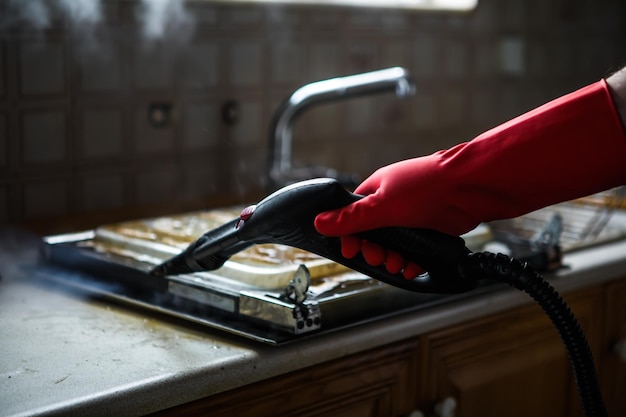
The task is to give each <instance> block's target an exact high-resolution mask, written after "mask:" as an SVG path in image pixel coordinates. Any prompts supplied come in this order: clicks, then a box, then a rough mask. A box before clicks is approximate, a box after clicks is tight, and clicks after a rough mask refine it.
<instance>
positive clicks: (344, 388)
mask: <svg viewBox="0 0 626 417" xmlns="http://www.w3.org/2000/svg"><path fill="white" fill-rule="evenodd" d="M417 346H418V343H417V340H415V339H412V340H407V341H404V342H401V343H397V344H393V345H389V346H386V347H383V348H379V349H375V350H372V351H368V352H363V353H360V354H357V355H352V356H348V357H345V358H342V359H339V360H336V361H333V362H330V363H326V364H322V365H319V366H314V367H311V368H308V369H303V370H300V371H297V372H293V373H290V374H286V375H282V376H279V377H276V378H272V379H269V380H266V381H262V382H258V383H254V384H251V385H247V386H244V387H242V388H239V389H236V390H232V391H228V392H225V393H222V394H218V395H215V396H212V397H208V398H206V399H202V400H198V401H194V402H192V403H189V404H184V405H181V406H178V407H175V408H172V409H170V410H165V411H163V412H160V413H157V414H155V416H156V415H159V416H161V415H162V416H165V415H168V416H171V415H180V416H186V417H187V416H195V415H197V416H206V415H211V416H214V417H235V416H241V417H243V416H245V417H262V416H263V417H265V416H298V417H338V416H356V417H378V416H382V417H385V416H389V417H394V416H398V415H408V414H409V412H410V411H411V410H413V409H414V406H415V403H416V390H417V389H416V379H417V377H416V375H417V373H418V372H417V369H418V368H417V364H418V360H417V358H418V355H417V353H416V352H417Z"/></svg>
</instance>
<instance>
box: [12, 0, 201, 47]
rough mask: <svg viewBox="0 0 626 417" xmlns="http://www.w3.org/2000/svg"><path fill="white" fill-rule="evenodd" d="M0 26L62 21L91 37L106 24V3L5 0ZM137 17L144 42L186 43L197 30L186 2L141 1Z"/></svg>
mask: <svg viewBox="0 0 626 417" xmlns="http://www.w3.org/2000/svg"><path fill="white" fill-rule="evenodd" d="M6 1H7V3H6V8H5V13H4V16H1V17H0V27H22V28H24V27H27V28H30V29H32V30H35V31H41V30H46V29H48V28H51V27H53V25H54V24H55V22H56V21H58V20H59V19H63V20H65V21H66V22H67V24H68V25H69V27H70V28H71V29H72V30H74V31H75V32H77V34H80V35H81V36H87V37H90V36H91V35H92V34H94V33H95V32H96V30H97V29H98V27H99V26H100V25H101V24H102V23H103V20H104V14H103V4H104V3H105V0H6ZM135 18H136V19H137V22H138V24H139V26H140V34H141V36H142V39H143V40H144V41H170V40H176V41H181V40H182V41H186V40H188V39H189V37H190V36H191V34H192V33H193V30H194V28H195V22H194V18H193V16H192V15H191V13H190V12H189V11H188V10H187V9H186V8H185V2H184V0H138V2H137V4H136V5H135Z"/></svg>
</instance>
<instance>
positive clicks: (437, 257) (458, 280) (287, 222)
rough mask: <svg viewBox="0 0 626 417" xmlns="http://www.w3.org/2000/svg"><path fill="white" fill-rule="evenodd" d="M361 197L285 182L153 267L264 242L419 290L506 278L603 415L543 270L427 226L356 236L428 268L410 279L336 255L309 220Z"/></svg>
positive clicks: (574, 334) (311, 183) (332, 240)
mask: <svg viewBox="0 0 626 417" xmlns="http://www.w3.org/2000/svg"><path fill="white" fill-rule="evenodd" d="M361 198H363V196H360V195H357V194H354V193H351V192H349V191H348V190H346V189H345V188H344V187H343V186H342V185H341V184H340V183H339V182H337V181H336V180H334V179H328V178H320V179H314V180H308V181H302V182H298V183H295V184H292V185H289V186H287V187H284V188H282V189H280V190H278V191H276V192H274V193H273V194H271V195H269V196H268V197H266V198H264V199H263V200H261V201H260V202H259V203H258V204H256V205H252V206H249V207H247V208H245V209H244V210H243V211H242V212H241V214H240V216H239V217H238V218H236V219H233V220H232V221H230V222H228V223H226V224H224V225H222V226H220V227H218V228H216V229H213V230H210V231H208V232H207V233H205V234H204V235H202V236H201V237H200V238H198V239H197V240H196V241H195V242H193V243H192V244H191V245H189V247H188V248H187V249H185V250H184V251H183V252H182V253H180V254H179V255H177V256H175V257H173V258H172V259H169V260H167V261H166V262H164V263H162V264H161V265H158V266H156V267H155V268H154V269H153V270H152V271H151V273H152V274H154V275H158V276H164V275H178V274H184V273H191V272H199V271H208V270H214V269H217V268H219V267H220V266H222V265H223V264H224V262H226V260H228V259H229V258H230V257H231V256H232V255H234V254H236V253H238V252H240V251H242V250H244V249H246V248H248V247H250V246H252V245H255V244H261V243H278V244H283V245H288V246H292V247H296V248H300V249H303V250H307V251H309V252H313V253H315V254H317V255H320V256H323V257H325V258H328V259H331V260H333V261H335V262H338V263H340V264H343V265H345V266H347V267H349V268H351V269H353V270H355V271H359V272H361V273H363V274H366V275H368V276H370V277H372V278H375V279H378V280H380V281H382V282H385V283H387V284H390V285H393V286H396V287H400V288H403V289H406V290H409V291H415V292H421V293H439V294H450V293H461V292H466V291H470V290H472V289H474V288H476V287H477V286H478V285H479V283H480V282H482V281H485V280H494V281H499V282H504V283H507V284H509V285H510V286H512V287H514V288H517V289H518V290H520V291H524V292H526V293H527V294H528V295H529V296H530V297H532V298H533V299H534V300H535V301H536V302H537V303H538V304H539V305H540V306H541V307H542V308H543V310H544V312H545V313H546V314H547V315H548V317H549V318H550V319H551V320H552V323H553V324H554V326H555V327H556V329H557V331H558V333H559V335H560V336H561V339H562V341H563V343H564V345H565V348H566V351H567V354H568V356H569V360H570V363H571V366H572V369H573V371H574V377H575V380H576V385H577V388H578V394H579V397H580V400H581V404H582V407H583V410H584V412H585V415H586V416H588V417H592V416H593V417H600V416H606V415H607V414H606V410H605V407H604V402H603V400H602V396H601V393H600V387H599V384H598V380H597V376H596V371H595V366H594V361H593V356H592V354H591V350H590V348H589V344H588V343H587V339H586V337H585V335H584V333H583V332H582V329H581V327H580V324H579V323H578V320H577V319H576V317H575V316H574V314H573V313H572V312H571V310H570V308H569V307H568V305H567V304H566V303H565V301H564V300H563V299H562V298H561V296H560V295H559V294H558V293H557V292H556V290H555V289H554V288H553V287H552V286H551V285H550V284H549V283H548V282H546V281H545V280H544V279H543V278H542V277H541V275H539V274H538V273H537V272H536V271H534V270H532V269H531V268H530V267H529V266H528V265H527V264H526V263H521V262H519V261H517V260H515V259H513V258H510V257H508V256H505V255H502V254H492V253H489V252H472V251H470V250H469V249H468V248H467V247H466V246H465V241H464V240H463V239H462V238H461V237H458V236H450V235H446V234H443V233H440V232H437V231H434V230H429V229H411V228H402V227H389V228H381V229H376V230H371V231H367V232H363V233H360V234H359V236H360V237H362V238H364V239H367V240H369V241H371V242H375V243H378V244H380V245H381V246H383V247H385V248H387V249H390V250H394V251H396V252H398V253H400V254H402V255H403V256H404V257H405V259H407V260H410V261H413V262H415V263H416V264H417V265H420V266H421V267H422V268H423V269H424V270H426V271H427V273H425V274H422V275H420V276H418V277H416V278H415V279H413V280H406V279H405V278H404V277H403V276H402V274H391V273H389V272H388V271H387V270H386V268H385V266H384V265H381V266H371V265H369V264H368V263H367V262H365V260H364V259H363V257H362V256H361V255H357V256H356V257H354V258H351V259H347V258H344V257H343V256H342V255H341V242H340V239H339V238H337V237H328V236H323V235H321V234H319V233H318V232H317V230H316V229H315V226H314V223H313V222H314V219H315V217H316V216H317V215H318V214H319V213H322V212H324V211H329V210H333V209H336V208H340V207H343V206H346V205H348V204H350V203H353V202H355V201H357V200H359V199H361Z"/></svg>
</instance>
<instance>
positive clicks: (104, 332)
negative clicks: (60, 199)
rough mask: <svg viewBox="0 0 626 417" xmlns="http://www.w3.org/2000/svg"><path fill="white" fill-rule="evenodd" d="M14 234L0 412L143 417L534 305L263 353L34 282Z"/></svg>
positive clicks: (579, 278) (576, 257) (465, 304)
mask: <svg viewBox="0 0 626 417" xmlns="http://www.w3.org/2000/svg"><path fill="white" fill-rule="evenodd" d="M14 234H15V232H14V231H13V232H9V233H8V234H7V233H4V235H0V275H1V278H0V352H2V354H1V355H0V415H1V416H21V415H55V414H76V415H82V416H99V415H103V416H104V415H107V416H108V415H125V416H132V415H143V414H146V413H149V412H154V411H157V410H161V409H165V408H169V407H172V406H175V405H178V404H181V403H186V402H189V401H192V400H195V399H199V398H203V397H206V396H209V395H211V394H216V393H219V392H223V391H226V390H229V389H232V388H236V387H239V386H242V385H246V384H249V383H253V382H256V381H260V380H263V379H267V378H270V377H273V376H277V375H280V374H284V373H287V372H290V371H294V370H297V369H301V368H304V367H308V366H312V365H315V364H318V363H322V362H326V361H329V360H332V359H336V358H340V357H342V356H345V355H349V354H352V353H356V352H359V351H364V350H367V349H370V348H374V347H377V346H381V345H383V344H388V343H392V342H395V341H399V340H403V339H406V338H408V337H411V336H417V335H420V334H423V333H425V332H429V331H431V330H434V329H437V328H441V327H443V326H447V325H452V324H455V323H459V322H461V321H464V320H469V319H472V318H476V317H480V316H483V315H486V314H490V313H494V312H497V311H500V310H503V309H506V308H510V307H514V306H517V305H521V304H524V303H532V300H531V299H530V298H529V297H528V296H526V295H525V294H522V293H520V292H517V291H515V290H512V289H508V288H506V289H502V290H498V291H494V292H491V293H488V294H482V295H477V296H472V297H469V298H467V299H464V300H459V301H454V302H451V303H449V304H443V305H437V306H434V307H430V308H426V309H424V310H420V311H416V312H412V313H407V314H403V315H400V316H396V317H392V318H387V319H384V320H380V321H377V322H372V323H368V324H362V325H359V326H356V327H353V328H350V329H347V330H343V331H341V332H334V333H329V334H323V335H319V336H316V337H311V338H308V339H305V340H302V341H297V342H293V343H289V344H286V345H281V346H268V345H264V344H261V343H258V342H254V341H249V340H245V339H243V338H238V337H236V336H234V335H230V334H227V333H223V332H220V331H217V330H213V329H208V328H206V327H202V326H200V325H195V324H192V323H187V322H184V321H181V320H179V319H175V318H171V317H166V316H163V315H159V314H158V313H151V312H146V311H144V310H139V309H135V308H133V307H128V306H122V305H118V304H115V303H111V302H108V301H105V300H101V299H96V298H92V297H89V296H87V295H85V294H81V293H79V292H71V291H68V290H66V289H60V288H54V287H52V286H50V285H49V284H44V283H41V282H38V281H36V280H33V279H32V278H31V277H30V275H29V273H28V272H27V271H28V268H27V267H28V266H29V265H32V264H33V263H34V262H35V260H36V251H34V250H33V249H32V245H30V244H28V243H26V244H24V243H22V242H19V241H20V240H21V239H18V238H16V236H14ZM17 235H19V233H17ZM27 240H28V239H27ZM625 254H626V240H620V241H616V242H611V243H606V244H604V245H601V246H597V247H592V248H588V249H585V250H581V251H578V252H573V253H571V254H568V255H566V257H565V259H564V264H565V265H567V268H564V269H562V270H560V271H559V272H557V273H556V274H553V275H551V276H550V277H548V280H549V281H550V282H551V283H552V285H553V286H554V287H555V288H556V289H557V290H558V291H560V292H561V293H565V292H568V291H571V290H574V289H577V288H583V287H585V286H588V285H592V284H596V283H602V282H609V281H611V280H615V279H619V278H623V277H625V276H626V255H625ZM24 267H26V268H24Z"/></svg>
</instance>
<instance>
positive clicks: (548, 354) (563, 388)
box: [157, 280, 626, 417]
mask: <svg viewBox="0 0 626 417" xmlns="http://www.w3.org/2000/svg"><path fill="white" fill-rule="evenodd" d="M564 298H565V300H566V301H567V303H568V304H569V306H570V307H571V309H572V311H573V312H574V314H575V315H576V317H577V318H578V320H579V321H580V323H581V325H582V327H583V329H584V331H585V334H586V336H587V339H588V340H589V344H590V346H591V349H592V352H593V354H594V357H595V360H596V364H597V368H598V372H599V375H600V378H601V381H600V382H601V384H602V389H603V394H604V397H605V400H606V403H607V408H608V410H609V415H612V416H617V415H626V400H624V395H623V393H624V392H626V307H624V305H625V303H626V280H623V281H617V282H615V283H611V284H608V285H598V286H595V287H592V288H586V289H584V290H579V291H576V292H573V293H570V294H566V295H564ZM442 406H443V408H446V407H447V408H448V410H442ZM416 410H420V413H422V414H421V415H424V416H447V417H450V416H456V417H474V416H480V417H489V416H494V417H495V416H498V417H500V416H549V417H558V416H568V417H569V416H582V415H583V413H582V409H581V407H580V403H579V399H578V396H577V394H576V388H575V385H574V380H573V376H572V372H571V369H570V364H569V360H568V358H567V354H566V351H565V348H564V346H563V343H562V342H561V339H560V337H559V335H558V333H557V331H556V329H555V328H554V326H553V325H552V323H551V322H550V320H549V319H548V318H547V316H546V315H545V314H544V312H543V311H542V310H541V308H540V307H539V306H538V305H536V304H534V303H532V304H528V305H524V306H522V307H518V308H512V309H510V310H506V311H503V312H500V313H497V314H493V315H490V316H486V317H482V318H480V319H476V320H471V321H468V322H464V323H462V324H459V325H454V326H451V327H448V328H444V329H440V330H437V331H434V332H431V333H429V334H425V335H422V336H420V337H416V338H411V339H407V340H405V341H402V342H399V343H394V344H391V345H388V346H384V347H381V348H377V349H373V350H371V351H366V352H362V353H359V354H355V355H351V356H348V357H345V358H341V359H338V360H335V361H332V362H329V363H325V364H321V365H318V366H314V367H311V368H307V369H303V370H300V371H296V372H293V373H290V374H287V375H282V376H279V377H276V378H273V379H270V380H267V381H263V382H260V383H255V384H251V385H247V386H244V387H242V388H239V389H236V390H232V391H229V392H226V393H222V394H218V395H214V396H212V397H208V398H205V399H202V400H198V401H195V402H192V403H189V404H184V405H181V406H178V407H175V408H173V409H170V410H165V411H163V412H160V413H158V414H157V415H184V416H194V415H211V416H216V417H217V416H221V417H226V416H228V417H235V416H246V417H255V416H264V417H265V416H277V415H280V416H296V415H297V416H307V417H309V416H311V417H312V416H315V417H335V416H337V417H338V416H363V417H366V416H367V417H374V416H376V417H378V416H382V417H400V416H409V415H410V414H411V413H412V412H413V411H416ZM413 415H420V414H418V413H415V414H413Z"/></svg>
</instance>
